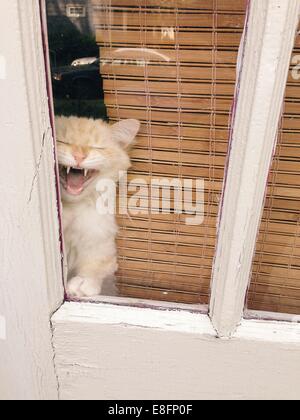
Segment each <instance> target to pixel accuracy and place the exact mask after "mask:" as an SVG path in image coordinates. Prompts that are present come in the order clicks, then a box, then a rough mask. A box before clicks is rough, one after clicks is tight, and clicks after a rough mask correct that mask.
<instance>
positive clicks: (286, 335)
mask: <svg viewBox="0 0 300 420" xmlns="http://www.w3.org/2000/svg"><path fill="white" fill-rule="evenodd" d="M23 3H24V1H23V0H2V2H1V4H0V23H1V28H4V29H5V31H6V34H7V35H6V39H10V42H9V43H7V42H6V41H5V39H3V38H2V39H0V46H1V48H0V51H1V55H3V57H4V62H5V63H6V64H7V68H8V69H9V72H11V74H10V75H9V77H7V78H6V79H5V80H0V83H1V84H2V85H3V92H4V95H3V96H5V97H9V98H10V99H9V101H10V104H9V106H8V108H7V110H4V112H1V113H0V133H1V138H7V139H8V140H7V141H8V143H7V144H10V147H12V150H14V148H17V147H18V151H19V153H23V154H24V156H25V157H26V165H24V167H22V168H18V181H19V182H18V183H17V184H16V185H14V184H12V180H11V178H10V177H9V174H10V169H11V168H10V166H9V162H8V160H7V159H6V161H5V160H3V165H4V172H3V176H2V182H6V183H7V184H8V186H9V187H10V188H11V189H12V190H13V191H14V197H13V198H12V199H11V200H8V201H7V206H6V209H5V211H4V214H3V220H9V221H10V223H14V227H13V229H12V231H11V232H6V230H4V243H7V245H6V246H7V250H8V251H9V252H11V253H13V254H15V253H17V252H20V249H27V250H28V251H27V253H26V256H27V260H22V256H21V255H20V258H21V264H15V265H10V266H9V268H10V274H9V276H7V277H3V278H4V285H5V294H6V296H7V297H8V300H7V301H5V302H2V300H1V299H2V297H1V294H2V295H3V293H2V292H1V294H0V303H1V305H2V303H3V305H2V306H0V307H1V308H2V307H3V308H4V309H3V310H4V313H3V314H2V313H1V311H2V309H1V310H0V316H1V317H2V316H3V317H4V318H5V319H6V320H7V324H8V330H9V331H10V333H9V334H10V338H12V340H9V342H7V341H3V343H1V338H0V344H1V346H0V360H1V359H2V360H6V359H7V355H8V354H12V355H16V350H15V349H16V348H18V347H20V348H21V349H22V347H23V346H22V343H23V341H22V337H21V335H22V334H21V335H20V331H22V333H23V334H26V337H29V341H28V343H27V348H26V349H25V351H23V354H22V355H20V360H19V361H18V363H17V364H16V365H17V367H18V368H16V370H15V372H14V374H15V375H16V381H17V383H18V384H19V385H20V387H19V388H18V387H17V388H16V387H15V384H13V383H10V382H9V381H7V383H6V388H5V389H3V390H2V389H1V384H0V391H1V392H3V393H2V394H1V397H2V396H3V395H4V396H5V395H6V394H7V395H10V396H11V395H16V396H17V397H19V396H21V397H22V398H24V399H25V398H28V397H30V398H36V399H49V398H51V399H57V398H59V397H61V398H67V397H68V396H71V397H74V395H75V397H76V396H79V395H82V389H84V386H85V380H86V379H85V378H86V377H87V376H88V374H89V373H91V369H97V363H98V362H99V361H97V359H93V360H94V362H95V364H94V365H89V364H88V363H87V364H86V365H85V364H84V361H83V360H81V364H80V365H76V363H74V362H72V359H73V354H72V350H73V351H74V352H75V353H76V351H75V349H76V348H83V347H84V348H85V349H86V350H87V353H88V355H89V356H90V357H91V359H92V358H93V352H95V349H96V347H97V343H96V342H95V341H93V340H92V335H90V337H91V345H90V346H89V343H87V342H86V338H87V337H88V336H89V331H90V332H91V334H93V333H94V332H95V326H96V327H97V328H99V331H100V332H101V334H102V335H101V336H102V337H104V336H105V337H107V342H106V343H105V346H104V347H105V348H106V349H107V350H108V349H110V348H112V346H114V345H115V344H116V343H115V339H114V337H113V335H114V334H115V333H117V334H120V335H121V336H122V338H123V340H122V343H121V344H120V350H119V349H118V351H120V352H122V351H124V353H125V352H126V351H128V349H130V350H131V351H132V352H133V353H134V355H136V356H137V372H140V373H142V372H143V371H145V369H146V368H147V363H146V361H145V360H142V359H141V357H140V353H137V352H138V351H139V352H141V351H142V349H143V348H144V350H146V349H145V347H143V344H142V343H141V342H138V343H137V347H138V350H135V348H134V349H133V348H131V347H130V346H129V344H130V343H131V340H135V339H137V337H139V340H143V339H145V342H147V340H148V339H149V337H150V338H151V337H152V335H153V337H154V338H155V337H158V341H157V343H158V346H159V345H162V346H163V345H165V344H166V343H165V342H164V340H165V339H166V337H168V340H171V341H172V342H173V344H174V347H175V349H174V352H175V353H174V357H175V356H176V357H180V355H181V351H182V349H183V348H184V346H185V345H191V346H195V351H199V354H200V353H201V356H203V357H204V358H205V355H209V352H210V351H211V348H210V345H212V343H214V345H216V346H220V348H221V349H222V352H223V350H224V352H225V353H226V352H228V353H226V354H228V358H229V359H230V360H232V361H234V363H236V361H235V359H234V358H235V357H236V358H237V360H238V362H239V361H242V358H243V354H240V353H243V349H244V350H245V349H247V348H248V347H247V345H248V344H249V343H250V344H249V345H251V346H252V345H253V346H254V347H253V349H254V350H255V351H256V350H257V351H259V352H261V354H262V355H263V357H265V358H266V359H265V360H266V364H267V355H268V352H271V353H272V352H273V354H274V355H276V357H279V356H280V355H282V353H281V352H282V351H283V347H285V350H286V352H287V353H288V354H289V356H290V359H291V360H290V361H289V362H288V364H287V365H285V366H282V369H281V371H280V372H274V373H271V371H272V369H271V366H268V372H270V373H269V374H270V375H271V374H274V381H275V379H276V380H278V379H279V380H280V378H282V377H283V376H284V372H288V373H289V374H290V375H291V377H290V380H291V383H292V384H294V386H292V388H293V389H291V393H293V392H295V391H294V388H296V387H297V385H299V382H298V379H297V377H296V376H295V373H293V368H294V364H293V363H294V362H295V360H294V358H293V350H297V352H299V349H300V323H299V317H295V318H294V319H290V318H286V319H285V321H294V322H285V321H284V320H283V321H282V320H278V321H276V320H275V321H274V320H268V317H270V315H268V316H267V317H266V318H267V319H266V320H265V321H262V320H256V319H251V320H249V319H245V318H243V311H244V303H245V298H246V293H247V288H248V285H249V278H250V271H251V262H252V258H253V255H254V247H255V241H256V235H257V232H258V228H259V221H260V216H261V212H262V209H263V203H264V192H265V185H266V181H267V177H268V171H269V167H270V163H271V158H272V155H273V151H274V146H275V139H276V131H277V128H278V121H279V117H280V111H281V106H282V101H283V97H284V89H285V82H286V75H287V72H288V66H289V60H290V56H291V52H292V48H293V41H294V35H295V32H296V28H297V24H298V17H299V10H300V2H299V0H288V1H287V0H263V1H262V0H251V8H250V17H249V21H248V27H247V37H246V40H247V42H246V45H245V49H244V51H243V65H242V68H241V74H240V80H239V88H238V90H239V92H238V101H237V109H236V113H235V118H234V121H233V134H232V140H233V142H232V148H231V152H230V159H229V165H228V173H227V180H226V185H225V191H224V196H223V205H222V217H221V222H220V226H219V238H218V245H217V253H216V259H215V264H214V273H213V282H212V297H211V305H210V314H209V315H207V314H204V313H202V312H203V310H204V309H206V308H201V307H198V306H197V307H191V306H189V305H186V306H185V305H181V306H180V307H179V308H178V305H172V304H165V303H162V302H160V303H155V302H153V303H149V302H143V301H138V300H130V299H117V300H116V299H112V298H101V299H100V301H99V302H95V303H84V302H83V303H80V304H79V303H70V302H69V303H68V302H64V293H63V287H62V279H63V265H62V264H61V261H62V255H61V243H60V237H61V232H60V227H59V220H58V216H57V214H58V213H57V185H56V182H57V178H56V173H55V171H54V169H53V168H54V154H53V147H54V146H53V143H54V142H53V135H52V127H53V114H52V113H51V93H50V92H49V90H48V89H47V77H46V75H47V71H48V73H49V68H48V69H47V67H48V64H47V66H46V71H45V66H44V55H45V51H44V47H45V44H44V45H43V39H42V36H41V34H42V25H41V22H45V4H44V2H43V0H41V4H40V5H39V1H38V0H34V1H31V2H29V3H28V4H26V5H24V4H23ZM1 9H2V11H1ZM40 13H41V14H40ZM7 14H9V15H10V16H9V18H8V17H7ZM41 15H42V19H41ZM11 21H14V22H16V25H18V28H19V32H18V31H15V27H13V26H11V25H10V22H11ZM44 41H45V40H44ZM12 46H13V47H14V48H12ZM0 58H1V57H0ZM24 86H25V87H26V89H25V88H24ZM49 95H50V96H49ZM49 98H50V101H49ZM13 105H15V107H16V112H17V111H18V112H19V114H18V118H15V117H14V115H11V114H10V113H9V109H12V108H13ZM9 127H13V129H12V128H10V129H9ZM20 136H22V142H19V141H18V140H19V138H20ZM258 155H259V156H260V155H261V156H264V158H263V159H261V160H259V165H258V164H257V156H258ZM1 164H2V161H1ZM6 165H7V166H6ZM6 169H7V170H6ZM6 173H7V174H8V175H7V176H6ZM49 174H52V175H51V176H50V177H49ZM22 176H23V182H21V178H22ZM9 198H10V197H9ZM15 198H16V199H15ZM29 233H30V235H29ZM12 238H13V239H15V240H14V241H12V240H11V239H12ZM229 244H230V246H228V245H229ZM29 257H30V258H29ZM32 261H35V264H34V266H33V264H32ZM24 275H25V276H26V280H27V281H30V287H28V286H25V285H24V278H23V276H24ZM12 279H13V281H12ZM8 301H9V302H15V305H14V306H13V307H12V306H10V305H11V303H9V302H8ZM7 302H8V303H7ZM33 302H34V304H33ZM145 305H147V306H148V307H145ZM24 308H26V310H27V308H28V312H29V313H28V316H25V317H24ZM11 310H13V313H14V317H15V319H14V320H12V319H9V314H10V311H11ZM53 314H54V315H53ZM247 315H249V313H247ZM250 315H251V316H253V318H255V313H253V312H251V313H250ZM23 320H24V321H23ZM50 324H51V325H50ZM84 329H86V330H84ZM78 331H81V332H83V331H86V333H83V334H79V333H78ZM109 331H113V334H112V336H111V337H110V336H109V334H108V332H109ZM122 334H123V335H122ZM151 334H152V335H151ZM154 334H155V335H154ZM108 336H109V337H108ZM220 338H226V339H229V338H231V339H232V344H231V346H230V345H229V347H228V345H227V341H226V340H220ZM155 339H156V338H155ZM40 341H42V343H43V352H39V342H40ZM216 343H219V344H216ZM261 343H263V345H261ZM2 344H4V345H3V346H2ZM128 346H129V347H128ZM176 346H178V348H177V347H176ZM254 353H255V352H254ZM254 353H253V363H255V359H254V356H255V354H254ZM295 353H296V352H295ZM94 354H95V353H94ZM297 354H299V353H297ZM139 357H140V358H139ZM113 359H114V360H117V361H118V362H119V363H120V368H121V359H116V357H115V355H113ZM54 361H55V363H54ZM193 363H194V359H193V360H191V361H187V366H188V367H189V368H190V369H191V371H190V372H191V373H192V370H193ZM199 363H200V362H199ZM66 366H67V367H68V369H69V373H70V372H71V377H69V376H68V374H67V372H66ZM173 367H174V360H173V361H172V360H170V361H169V363H166V364H165V366H164V367H163V368H162V370H163V373H164V376H163V375H162V373H160V375H162V378H163V377H164V378H167V377H168V374H169V373H170V372H171V371H172V369H173ZM110 368H114V366H108V367H107V374H105V375H104V376H105V378H106V379H107V380H108V381H109V371H110ZM201 368H203V372H202V373H204V376H205V379H206V380H207V382H208V388H207V394H208V396H209V395H210V396H211V395H213V389H214V387H216V383H215V381H216V378H217V373H216V375H215V376H214V375H211V377H210V378H207V375H206V374H208V372H210V373H211V370H208V367H205V364H204V365H201ZM148 369H149V365H148ZM236 369H237V371H238V364H237V365H236ZM278 370H280V369H278ZM76 374H78V375H79V376H80V375H81V376H80V380H79V381H78V382H76V381H74V377H73V379H72V375H76ZM185 374H186V373H185V372H181V373H179V377H180V378H181V380H182V381H183V380H184V378H185ZM196 374H197V378H198V379H199V375H200V370H199V369H196V370H195V375H196ZM259 374H260V372H259ZM277 374H278V376H276V375H277ZM282 375H283V376H282ZM225 376H226V375H225ZM2 377H3V378H10V372H6V371H4V373H3V375H2ZM261 378H263V376H261V377H260V376H259V375H258V376H257V380H260V379H261ZM123 380H124V379H123ZM101 381H102V379H101V372H100V373H99V372H98V376H97V378H96V379H95V384H97V385H99V384H101ZM164 381H165V380H164V379H162V383H164ZM193 381H196V376H193V375H192V378H191V382H193ZM179 382H180V380H179ZM179 382H178V383H176V384H174V389H173V390H172V392H169V394H165V395H167V396H168V397H170V396H171V398H176V396H178V397H180V398H183V397H184V396H183V395H180V396H179V394H180V390H182V386H180V383H179ZM165 383H166V382H165ZM181 383H182V382H181ZM22 385H23V386H22ZM120 386H121V385H118V384H113V385H112V390H111V391H109V390H108V389H107V388H105V387H104V386H103V385H102V387H101V389H100V388H99V392H100V391H101V392H102V394H101V395H103V398H105V397H107V398H109V397H110V396H114V398H115V397H116V395H118V392H119V396H121V397H127V398H128V397H130V396H131V398H132V393H130V392H129V391H130V390H129V389H126V386H125V385H124V383H123V386H122V387H121V388H120ZM239 386H240V381H237V382H236V383H235V384H233V385H232V386H231V385H230V386H229V388H230V387H231V390H230V391H231V394H232V395H234V393H235V392H238V391H237V390H238V389H239ZM120 389H121V390H122V392H121V393H120ZM132 389H135V390H138V383H134V385H133V386H132ZM132 389H131V392H132ZM146 391H147V387H146V388H145V387H144V388H142V389H141V393H140V395H141V396H142V395H143V396H145V392H146ZM148 391H149V397H150V398H151V396H152V395H154V391H153V389H151V390H148ZM95 392H96V391H95ZM219 392H221V389H220V391H219ZM251 392H252V394H251V395H255V394H256V393H258V392H259V390H257V389H256V390H255V389H254V387H253V389H252V388H251ZM267 392H268V393H269V394H270V395H271V396H273V395H274V396H275V395H279V394H278V392H279V389H278V384H277V383H276V384H275V382H274V384H272V387H271V388H270V390H268V391H267ZM224 393H225V394H226V395H227V394H228V391H227V390H225V391H224ZM287 394H288V392H286V395H287ZM165 395H162V398H164V397H165ZM197 395H198V396H199V393H198V394H197ZM203 395H205V392H204V393H203ZM195 396H196V394H195ZM136 397H139V395H136ZM156 398H157V396H156Z"/></svg>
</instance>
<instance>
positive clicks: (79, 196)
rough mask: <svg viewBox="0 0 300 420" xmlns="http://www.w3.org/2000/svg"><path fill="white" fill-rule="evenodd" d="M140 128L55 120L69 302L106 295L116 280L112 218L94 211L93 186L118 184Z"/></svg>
mask: <svg viewBox="0 0 300 420" xmlns="http://www.w3.org/2000/svg"><path fill="white" fill-rule="evenodd" d="M139 129H140V123H139V121H137V120H124V121H121V122H119V123H116V124H114V125H109V124H108V123H106V122H105V121H102V120H94V119H89V118H79V117H61V116H60V117H59V116H58V117H56V136H57V154H58V163H59V173H60V185H61V197H62V204H63V216H62V219H63V231H64V240H65V248H66V254H67V263H68V281H67V290H66V292H67V295H68V296H69V297H71V298H83V297H92V296H98V295H100V294H102V293H104V288H105V282H107V279H114V276H115V273H116V271H117V270H118V262H117V246H116V235H117V233H118V226H117V222H116V217H115V215H110V214H108V215H101V214H100V213H99V212H98V211H97V207H96V202H97V199H98V198H99V192H97V190H96V187H97V184H98V182H99V181H100V180H103V179H109V180H113V181H114V182H117V181H118V179H119V172H120V171H127V170H128V169H129V167H130V166H131V162H130V158H129V155H128V149H129V147H130V146H131V145H132V143H133V142H134V140H135V138H136V135H137V134H138V131H139ZM110 281H111V280H109V282H110Z"/></svg>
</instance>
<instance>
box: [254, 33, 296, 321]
mask: <svg viewBox="0 0 300 420" xmlns="http://www.w3.org/2000/svg"><path fill="white" fill-rule="evenodd" d="M299 30H300V27H299ZM299 34H300V31H299ZM299 54H300V35H298V36H297V38H296V44H295V49H294V51H293V57H295V56H296V55H298V56H299ZM299 61H300V57H299V60H298V62H299ZM291 63H292V62H291ZM294 67H295V66H294V65H292V64H291V68H290V73H289V79H288V83H287V87H286V96H285V102H284V107H283V115H282V119H281V122H280V128H279V135H278V144H277V149H276V153H275V156H274V159H273V163H272V168H271V171H270V176H269V182H268V188H267V195H266V201H265V208H264V213H263V218H262V222H261V227H260V232H259V237H258V241H257V248H256V255H255V260H254V263H253V273H252V282H251V287H250V291H249V296H248V307H249V309H254V310H263V311H271V312H280V313H291V314H300V81H299V80H298V81H297V80H295V79H294V78H293V73H292V72H293V69H294ZM299 74H300V73H299Z"/></svg>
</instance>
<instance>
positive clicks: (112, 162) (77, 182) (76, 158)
mask: <svg viewBox="0 0 300 420" xmlns="http://www.w3.org/2000/svg"><path fill="white" fill-rule="evenodd" d="M139 129H140V123H139V122H138V121H137V120H124V121H121V122H119V123H116V124H114V125H109V124H108V123H106V122H104V121H102V120H94V119H88V118H78V117H57V118H56V134H57V151H58V163H59V172H60V183H61V187H62V198H63V199H64V200H66V201H70V202H76V201H78V200H81V199H82V198H83V197H86V196H88V195H89V194H91V192H93V191H96V185H97V182H98V180H100V179H104V178H106V179H113V180H114V181H117V180H118V177H119V172H120V171H127V170H128V169H129V167H130V159H129V156H128V152H127V150H128V148H129V147H130V145H131V144H132V143H133V141H134V139H135V137H136V135H137V133H138V131H139Z"/></svg>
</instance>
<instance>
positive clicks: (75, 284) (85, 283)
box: [67, 277, 102, 298]
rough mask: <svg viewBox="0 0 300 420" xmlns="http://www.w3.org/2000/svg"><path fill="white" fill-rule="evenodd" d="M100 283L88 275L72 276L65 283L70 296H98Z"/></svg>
mask: <svg viewBox="0 0 300 420" xmlns="http://www.w3.org/2000/svg"><path fill="white" fill-rule="evenodd" d="M101 288H102V284H100V282H99V280H95V279H92V278H88V277H73V278H72V279H71V280H70V281H69V282H68V284H67V294H68V296H69V297H71V298H83V297H92V296H99V295H100V294H101Z"/></svg>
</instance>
